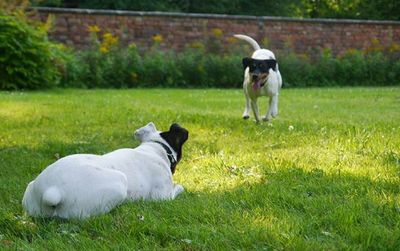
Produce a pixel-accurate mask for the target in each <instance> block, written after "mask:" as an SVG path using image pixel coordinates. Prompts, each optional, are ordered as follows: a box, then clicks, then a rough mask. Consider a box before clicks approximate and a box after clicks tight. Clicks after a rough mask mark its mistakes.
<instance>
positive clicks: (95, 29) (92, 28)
mask: <svg viewBox="0 0 400 251" xmlns="http://www.w3.org/2000/svg"><path fill="white" fill-rule="evenodd" d="M88 31H89V32H90V33H98V32H100V28H99V26H97V25H89V26H88Z"/></svg>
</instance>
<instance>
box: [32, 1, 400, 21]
mask: <svg viewBox="0 0 400 251" xmlns="http://www.w3.org/2000/svg"><path fill="white" fill-rule="evenodd" d="M34 2H36V3H34V4H35V5H37V6H52V7H68V8H90V9H111V10H115V9H118V10H135V11H171V12H188V13H218V14H237V15H257V16H286V17H304V18H351V19H378V20H383V19H385V20H400V1H399V0H280V1H276V0H146V1H143V0H114V1H110V0H42V1H40V0H36V1H34Z"/></svg>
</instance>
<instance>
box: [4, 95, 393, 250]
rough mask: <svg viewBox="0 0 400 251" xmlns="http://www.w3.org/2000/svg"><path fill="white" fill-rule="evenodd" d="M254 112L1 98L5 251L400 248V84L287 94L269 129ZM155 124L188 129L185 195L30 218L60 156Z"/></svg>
mask: <svg viewBox="0 0 400 251" xmlns="http://www.w3.org/2000/svg"><path fill="white" fill-rule="evenodd" d="M243 108H244V97H243V95H242V92H241V90H214V89H211V90H171V89H165V90H164V89H139V90H54V91H46V92H28V93H19V92H13V93H9V92H0V191H1V193H0V249H13V250H19V249H23V250H25V249H35V250H36V249H37V250H71V249H78V250H85V249H86V250H99V249H122V250H128V249H129V250H135V249H142V250H159V249H167V250H169V249H172V250H239V249H240V250H264V249H265V250H270V249H285V250H286V249H289V250H290V249H291V250H321V249H325V250H335V249H340V250H341V249H352V250H353V249H355V250H358V249H361V250H365V249H369V250H399V249H400V88H324V89H319V88H315V89H283V90H282V92H281V96H280V115H279V117H278V118H277V119H275V120H274V121H272V123H261V124H255V123H254V121H252V120H249V121H244V120H242V119H241V115H242V112H243ZM260 108H262V111H263V112H265V111H266V100H265V98H264V99H261V100H260ZM150 121H153V122H154V123H155V124H156V125H157V127H158V129H160V130H165V129H168V127H169V125H170V124H171V122H179V123H180V124H181V125H182V126H184V127H186V128H187V129H188V130H189V131H190V136H189V140H188V142H187V143H186V144H185V146H184V151H183V158H182V162H181V163H180V164H179V165H178V168H177V172H176V174H175V181H176V182H177V183H180V184H182V185H183V186H184V187H185V189H186V191H185V192H184V193H183V194H182V195H180V196H179V197H178V198H177V199H176V200H174V201H164V202H146V201H138V202H134V203H126V204H123V205H121V206H119V207H117V208H116V209H114V210H113V211H112V212H111V213H109V214H107V215H103V216H98V217H93V218H90V219H88V220H85V221H62V220H57V219H53V220H49V219H32V218H30V217H27V216H25V215H24V213H23V211H22V206H21V199H22V196H23V192H24V191H25V188H26V185H27V183H28V182H29V181H31V180H32V179H34V178H35V177H36V176H37V175H38V174H39V173H40V172H41V171H42V170H43V169H44V168H45V167H46V166H47V165H48V164H50V163H52V162H54V161H55V160H56V158H57V157H62V156H65V155H68V154H74V153H97V154H103V153H106V152H109V151H112V150H115V149H117V148H122V147H135V146H137V144H138V143H137V142H135V141H134V140H133V138H132V135H133V131H134V130H135V129H137V128H138V127H141V126H143V125H145V124H146V123H148V122H150ZM289 128H290V129H289ZM141 216H143V217H144V219H143V220H142V219H141V218H142V217H141Z"/></svg>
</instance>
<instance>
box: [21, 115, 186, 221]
mask: <svg viewBox="0 0 400 251" xmlns="http://www.w3.org/2000/svg"><path fill="white" fill-rule="evenodd" d="M188 134H189V133H188V131H187V130H186V129H184V128H182V127H180V126H179V125H178V124H172V125H171V127H170V129H169V131H167V132H159V131H157V129H156V127H155V125H154V124H153V123H149V124H148V125H146V126H144V127H142V128H140V129H138V130H136V132H135V138H136V139H138V140H139V141H140V142H141V144H140V145H139V146H138V147H137V148H134V149H128V148H126V149H119V150H116V151H113V152H110V153H107V154H105V155H93V154H75V155H70V156H66V157H64V158H61V159H59V160H57V161H56V162H55V163H53V164H51V165H50V166H48V167H47V168H46V169H45V170H43V172H42V173H41V174H39V176H38V177H37V178H36V179H35V180H34V181H32V182H30V183H29V185H28V187H27V189H26V191H25V194H24V198H23V200H22V204H23V207H24V209H25V210H26V211H27V212H28V214H29V215H31V216H42V217H60V218H85V217H89V216H91V215H98V214H103V213H107V212H108V211H110V210H111V209H112V208H114V207H115V206H117V205H118V204H120V203H122V202H124V201H127V200H136V199H155V200H163V199H174V198H175V197H176V196H177V195H178V194H180V193H181V192H183V190H184V189H183V187H182V186H181V185H174V183H173V180H172V174H173V173H174V171H175V168H176V165H177V163H178V162H179V160H180V159H181V156H182V145H183V143H185V141H186V140H187V139H188Z"/></svg>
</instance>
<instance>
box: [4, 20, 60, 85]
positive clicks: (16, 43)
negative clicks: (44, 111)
mask: <svg viewBox="0 0 400 251" xmlns="http://www.w3.org/2000/svg"><path fill="white" fill-rule="evenodd" d="M57 50H58V48H57V46H55V44H53V43H51V42H49V41H48V39H47V35H46V32H45V31H43V30H41V29H38V28H35V27H33V26H31V25H29V24H28V23H27V22H26V21H25V20H24V19H23V18H18V17H17V16H12V15H7V14H4V13H0V79H1V80H0V81H1V82H0V89H7V90H10V89H39V88H47V87H53V86H56V85H57V83H58V81H59V79H60V72H59V69H58V67H59V66H60V64H61V63H62V62H61V61H58V59H59V58H58V57H57V56H56V53H57Z"/></svg>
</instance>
